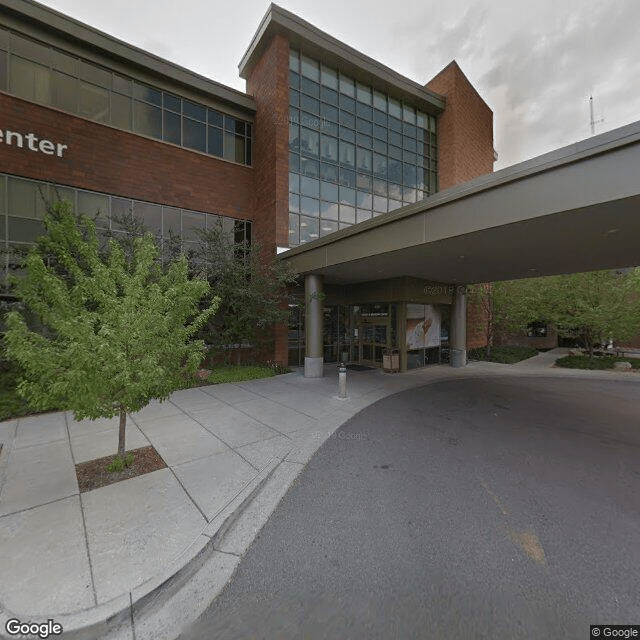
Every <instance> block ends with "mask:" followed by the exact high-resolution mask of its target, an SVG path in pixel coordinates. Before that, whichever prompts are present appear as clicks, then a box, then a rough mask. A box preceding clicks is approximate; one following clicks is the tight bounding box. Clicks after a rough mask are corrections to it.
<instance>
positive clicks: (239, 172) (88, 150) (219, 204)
mask: <svg viewBox="0 0 640 640" xmlns="http://www.w3.org/2000/svg"><path fill="white" fill-rule="evenodd" d="M0 122H1V123H2V128H3V130H4V131H5V132H6V131H7V130H9V131H16V132H19V133H21V134H23V135H24V134H27V133H34V134H35V135H36V136H38V138H39V139H40V140H42V139H47V140H51V141H52V142H53V143H62V144H65V145H67V148H66V149H65V150H64V152H63V154H62V157H57V156H56V155H45V154H44V153H41V152H39V151H38V152H36V151H30V150H29V149H27V148H26V147H27V145H26V141H25V142H24V144H23V148H19V147H18V146H16V144H15V143H14V144H11V145H9V144H7V143H6V141H4V140H3V141H2V142H0V172H5V173H10V174H14V175H19V176H23V177H27V178H34V179H37V180H46V181H51V182H56V183H60V184H66V185H69V186H73V187H79V188H84V189H90V190H93V191H100V192H103V193H110V194H115V195H121V196H123V197H127V198H134V199H139V200H146V201H149V202H156V203H161V204H166V205H172V206H176V207H182V208H185V209H194V210H197V211H205V212H209V213H219V214H223V215H226V216H230V217H236V218H244V219H252V213H253V202H254V201H253V169H252V168H250V167H245V166H243V165H239V164H234V163H231V162H225V161H223V160H219V159H217V158H213V157H210V156H206V155H204V154H199V153H195V152H192V151H188V150H186V149H182V148H179V147H175V146H173V145H169V144H166V143H163V142H157V141H155V140H151V139H148V138H145V137H142V136H139V135H136V134H132V133H128V132H125V131H120V130H118V129H114V128H112V127H108V126H105V125H101V124H98V123H94V122H91V121H88V120H84V119H82V118H78V117H75V116H72V115H68V114H65V113H62V112H60V111H57V110H55V109H51V108H48V107H43V106H40V105H36V104H33V103H30V102H27V101H25V100H21V99H19V98H14V97H12V96H8V95H6V94H0ZM5 137H6V136H5Z"/></svg>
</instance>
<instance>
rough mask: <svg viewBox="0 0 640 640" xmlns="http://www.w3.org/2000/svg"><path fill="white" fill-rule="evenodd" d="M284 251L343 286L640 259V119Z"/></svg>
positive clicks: (486, 277) (627, 263)
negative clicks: (394, 279)
mask: <svg viewBox="0 0 640 640" xmlns="http://www.w3.org/2000/svg"><path fill="white" fill-rule="evenodd" d="M280 257H281V258H282V259H283V260H286V261H287V262H289V263H290V264H291V265H292V266H293V268H294V270H295V271H296V272H298V273H300V274H315V275H322V276H323V280H324V282H325V283H336V284H348V283H357V282H365V281H372V280H381V279H388V278H396V277H403V276H409V277H417V278H424V279H426V280H430V281H435V282H442V283H465V284H468V283H475V282H492V281H499V280H511V279H517V278H526V277H535V276H542V275H552V274H560V273H574V272H580V271H592V270H596V269H608V268H622V267H631V266H637V265H640V121H639V122H635V123H633V124H630V125H627V126H625V127H621V128H620V129H615V130H614V131H610V132H608V133H604V134H601V135H598V136H594V137H592V138H589V139H587V140H583V141H582V142H578V143H576V144H573V145H569V146H567V147H563V148H561V149H558V150H556V151H553V152H551V153H547V154H545V155H542V156H538V157H537V158H533V159H531V160H528V161H526V162H522V163H520V164H517V165H513V166H511V167H508V168H506V169H503V170H501V171H498V172H496V173H492V174H488V175H485V176H482V177H480V178H477V179H475V180H472V181H470V182H466V183H464V184H462V185H459V186H457V187H453V188H451V189H447V190H445V191H441V192H439V193H437V194H435V195H433V196H431V197H429V198H427V199H426V200H423V201H421V202H417V203H416V204H413V205H409V206H406V207H403V208H402V209H399V210H397V211H394V212H392V213H388V214H385V215H383V216H380V217H378V218H374V219H372V220H367V221H366V222H362V223H360V224H357V225H355V226H353V227H350V228H348V229H344V230H342V231H339V232H337V233H334V234H331V235H330V236H328V237H326V238H320V239H318V240H315V241H314V242H311V243H309V244H306V245H303V246H300V247H296V248H294V249H290V250H289V251H287V252H285V253H283V254H280Z"/></svg>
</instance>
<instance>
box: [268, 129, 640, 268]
mask: <svg viewBox="0 0 640 640" xmlns="http://www.w3.org/2000/svg"><path fill="white" fill-rule="evenodd" d="M639 140H640V120H638V121H636V122H632V123H630V124H628V125H625V126H622V127H618V128H617V129H612V130H611V131H607V132H605V133H601V134H599V135H597V136H592V137H590V138H586V139H584V140H580V141H578V142H574V143H573V144H569V145H567V146H565V147H560V148H559V149H555V150H553V151H549V152H548V153H544V154H542V155H540V156H536V157H535V158H531V159H529V160H525V161H524V162H519V163H517V164H514V165H511V166H509V167H505V168H504V169H500V170H499V171H496V172H493V173H487V174H485V175H483V176H479V177H477V178H474V179H473V180H469V181H468V182H464V183H462V184H459V185H456V186H454V187H450V188H449V189H445V190H444V191H439V192H438V193H434V194H433V195H432V196H429V197H428V198H425V199H424V200H420V201H418V202H416V203H415V204H408V205H406V206H404V207H401V208H400V209H396V210H395V211H393V212H389V213H386V214H382V215H380V216H377V217H376V218H370V219H369V220H365V221H364V222H360V223H358V224H354V225H352V226H350V227H348V228H346V229H341V230H340V231H335V232H334V233H331V234H329V235H328V236H325V237H323V238H318V239H317V240H313V241H312V242H308V243H305V244H301V245H298V246H297V247H292V248H291V249H288V250H287V251H283V252H282V253H280V254H278V258H279V259H280V260H287V259H288V258H294V257H295V256H297V255H300V254H302V253H305V252H307V251H313V250H315V249H318V248H320V247H323V246H326V245H329V244H332V243H333V242H337V241H339V240H341V239H343V238H346V237H349V236H354V235H358V234H360V233H364V232H366V231H369V230H370V229H373V228H375V227H382V226H384V225H386V224H389V223H391V222H395V221H396V220H401V219H402V218H410V217H411V216H415V215H416V214H420V213H424V212H427V211H429V210H430V209H435V208H437V207H439V206H442V205H445V204H447V203H449V202H454V201H456V200H462V199H464V198H468V197H469V196H473V195H475V194H476V193H480V192H482V191H488V190H490V189H494V188H496V187H499V186H501V185H503V184H507V183H510V182H516V181H518V180H522V179H524V178H527V177H529V176H533V175H536V174H540V173H545V172H547V171H550V170H552V169H556V168H558V167H560V166H563V165H569V164H573V163H576V162H580V161H581V160H585V159H587V158H590V157H593V156H597V155H600V154H602V153H605V152H607V151H610V150H612V149H616V148H620V147H625V146H627V145H630V144H634V143H636V142H638V141H639Z"/></svg>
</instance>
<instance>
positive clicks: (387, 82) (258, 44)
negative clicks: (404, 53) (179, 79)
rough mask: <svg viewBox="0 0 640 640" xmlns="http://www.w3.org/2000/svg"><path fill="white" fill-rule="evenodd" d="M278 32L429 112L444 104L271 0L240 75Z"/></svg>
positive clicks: (412, 81) (251, 64)
mask: <svg viewBox="0 0 640 640" xmlns="http://www.w3.org/2000/svg"><path fill="white" fill-rule="evenodd" d="M277 33H281V34H284V35H286V36H287V37H288V39H289V41H290V43H291V44H292V45H293V46H298V47H300V49H301V50H302V51H303V52H306V53H309V54H310V55H315V57H319V58H320V60H321V62H325V63H327V64H332V65H336V66H340V67H341V68H342V69H343V70H345V71H347V72H349V73H352V74H353V75H354V76H356V78H357V79H360V80H363V81H368V82H372V83H375V84H376V86H378V87H381V88H383V87H384V88H386V89H387V90H389V92H390V93H391V94H395V95H398V94H403V95H405V96H406V95H409V96H411V97H413V98H414V99H415V100H416V101H417V102H419V103H420V104H421V105H422V106H423V108H424V109H425V110H426V111H428V112H430V113H432V114H438V113H440V112H441V111H442V110H443V109H444V106H445V99H444V97H443V96H441V95H439V94H437V93H435V92H434V91H431V90H430V89H427V88H425V87H424V86H423V85H421V84H419V83H418V82H415V81H414V80H411V79H410V78H407V77H406V76H403V75H401V74H400V73H398V72H397V71H394V70H393V69H391V68H389V67H387V66H385V65H383V64H382V63H380V62H378V61H377V60H374V59H373V58H370V57H369V56H367V55H365V54H364V53H361V52H360V51H357V50H356V49H354V48H352V47H350V46H349V45H347V44H345V43H344V42H341V41H340V40H337V39H336V38H334V37H333V36H331V35H329V34H328V33H326V32H324V31H321V30H320V29H318V28H317V27H314V26H313V25H312V24H310V23H309V22H307V21H306V20H303V19H302V18H300V17H298V16H296V15H295V14H293V13H291V12H290V11H287V10H286V9H283V8H282V7H280V6H278V5H276V4H273V3H271V4H270V5H269V8H268V9H267V12H266V13H265V15H264V17H263V18H262V21H261V22H260V25H259V27H258V29H257V31H256V32H255V34H254V36H253V38H252V40H251V43H250V44H249V47H248V48H247V50H246V52H245V54H244V56H243V57H242V60H241V61H240V64H239V65H238V69H239V72H240V77H241V78H245V79H246V78H247V77H248V75H249V73H250V71H251V69H252V68H253V66H254V65H255V64H256V62H257V61H258V59H259V58H260V55H261V54H262V52H263V51H264V49H265V48H266V46H267V44H268V43H269V41H270V40H271V38H272V37H273V36H274V35H276V34H277Z"/></svg>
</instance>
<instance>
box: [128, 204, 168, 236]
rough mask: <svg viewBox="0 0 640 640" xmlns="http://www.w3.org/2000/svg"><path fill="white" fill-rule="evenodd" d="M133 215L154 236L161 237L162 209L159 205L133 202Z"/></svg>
mask: <svg viewBox="0 0 640 640" xmlns="http://www.w3.org/2000/svg"><path fill="white" fill-rule="evenodd" d="M133 215H134V216H135V217H136V218H137V219H138V220H140V221H142V222H143V223H144V226H145V227H146V228H147V230H148V231H150V232H151V233H152V234H153V235H154V236H160V235H162V207H161V206H160V205H159V204H153V203H151V202H140V201H138V200H134V202H133Z"/></svg>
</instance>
